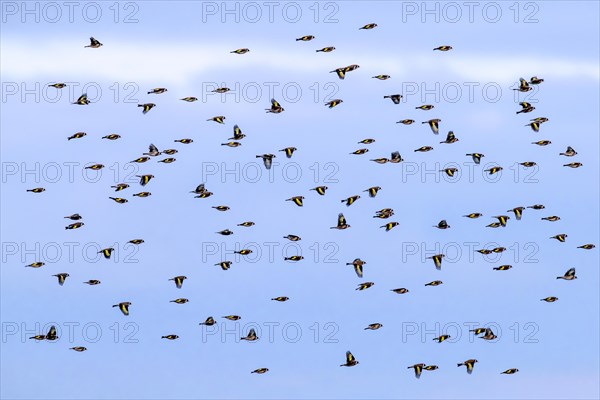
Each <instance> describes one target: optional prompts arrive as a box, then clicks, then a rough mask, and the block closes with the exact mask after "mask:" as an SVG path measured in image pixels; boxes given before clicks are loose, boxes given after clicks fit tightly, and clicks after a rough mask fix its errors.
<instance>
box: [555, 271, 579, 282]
mask: <svg viewBox="0 0 600 400" xmlns="http://www.w3.org/2000/svg"><path fill="white" fill-rule="evenodd" d="M556 279H564V280H565V281H572V280H573V279H577V276H576V275H575V268H569V269H568V270H567V272H565V274H564V275H563V276H557V277H556Z"/></svg>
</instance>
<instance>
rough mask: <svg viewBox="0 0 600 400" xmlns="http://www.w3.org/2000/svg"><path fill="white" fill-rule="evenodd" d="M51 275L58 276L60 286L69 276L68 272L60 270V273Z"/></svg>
mask: <svg viewBox="0 0 600 400" xmlns="http://www.w3.org/2000/svg"><path fill="white" fill-rule="evenodd" d="M52 276H56V277H57V278H58V284H59V285H60V286H62V285H64V284H65V281H66V280H67V278H68V277H69V274H67V273H66V272H61V273H60V274H56V275H52Z"/></svg>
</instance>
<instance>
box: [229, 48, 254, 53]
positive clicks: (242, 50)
mask: <svg viewBox="0 0 600 400" xmlns="http://www.w3.org/2000/svg"><path fill="white" fill-rule="evenodd" d="M249 51H250V49H246V48H242V49H237V50H233V51H230V53H234V54H246V53H248V52H249Z"/></svg>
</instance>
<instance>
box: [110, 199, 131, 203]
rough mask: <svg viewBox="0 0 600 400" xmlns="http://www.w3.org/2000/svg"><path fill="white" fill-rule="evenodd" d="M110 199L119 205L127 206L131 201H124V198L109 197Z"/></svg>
mask: <svg viewBox="0 0 600 400" xmlns="http://www.w3.org/2000/svg"><path fill="white" fill-rule="evenodd" d="M109 199H111V200H114V201H115V202H117V203H119V204H125V203H127V202H128V201H129V200H127V199H124V198H122V197H109Z"/></svg>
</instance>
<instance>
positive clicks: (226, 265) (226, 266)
mask: <svg viewBox="0 0 600 400" xmlns="http://www.w3.org/2000/svg"><path fill="white" fill-rule="evenodd" d="M231 264H232V262H231V261H221V262H220V263H217V264H215V266H219V267H221V269H222V270H223V271H227V270H228V269H229V268H231Z"/></svg>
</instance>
